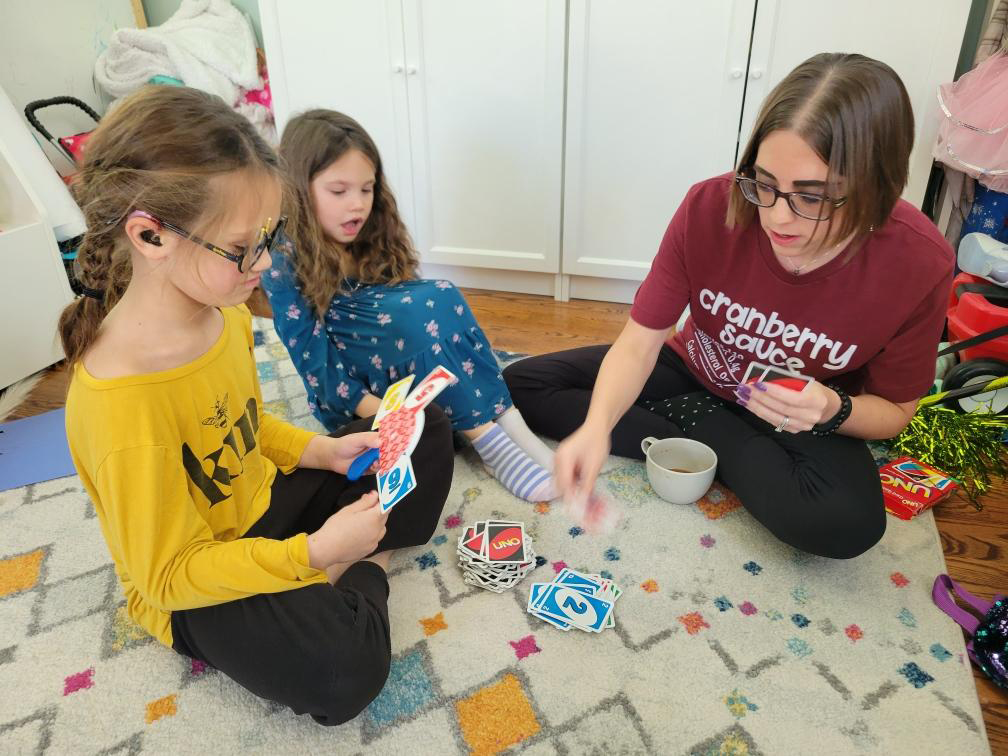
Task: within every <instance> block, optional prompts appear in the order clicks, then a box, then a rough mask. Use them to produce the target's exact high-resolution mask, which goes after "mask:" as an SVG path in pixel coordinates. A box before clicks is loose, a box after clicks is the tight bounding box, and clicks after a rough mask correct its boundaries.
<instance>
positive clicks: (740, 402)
mask: <svg viewBox="0 0 1008 756" xmlns="http://www.w3.org/2000/svg"><path fill="white" fill-rule="evenodd" d="M735 403H736V404H741V405H742V406H743V407H745V406H746V405H747V404H749V401H748V400H747V399H743V398H742V397H741V396H740V397H739V398H738V399H736V400H735Z"/></svg>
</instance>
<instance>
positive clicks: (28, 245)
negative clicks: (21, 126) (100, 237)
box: [0, 141, 73, 388]
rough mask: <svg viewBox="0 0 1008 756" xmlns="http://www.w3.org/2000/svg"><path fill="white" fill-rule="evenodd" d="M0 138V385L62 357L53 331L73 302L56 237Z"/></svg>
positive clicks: (4, 385)
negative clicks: (67, 306) (67, 307)
mask: <svg viewBox="0 0 1008 756" xmlns="http://www.w3.org/2000/svg"><path fill="white" fill-rule="evenodd" d="M8 155H9V153H8V151H7V146H6V145H5V144H4V143H3V142H2V141H0V266H2V267H0V269H2V270H3V275H2V276H0V388H4V387H6V386H9V385H11V384H12V383H15V382H17V381H19V380H21V379H22V378H25V377H26V376H28V375H31V374H32V373H35V372H37V371H39V370H41V369H42V368H45V367H48V366H49V365H52V364H53V363H54V362H58V361H59V360H61V359H62V358H63V348H62V346H61V345H60V342H59V338H58V337H57V334H56V325H57V323H58V322H59V316H60V313H61V312H62V311H63V308H64V307H66V305H67V304H69V303H70V302H71V301H72V300H73V292H72V291H71V289H70V284H69V282H68V281H67V277H66V273H65V272H64V269H63V261H62V259H61V257H60V253H59V247H58V245H57V244H56V237H55V235H54V234H53V229H52V226H51V224H50V221H49V218H48V215H47V214H46V212H45V208H43V207H42V205H41V203H40V202H39V201H38V199H37V197H36V195H35V194H34V192H33V191H32V189H31V188H30V187H29V186H28V184H27V182H26V181H25V180H24V178H23V176H22V174H21V173H20V171H19V170H18V169H17V168H16V167H15V165H14V164H13V162H12V161H11V160H10V159H9V157H8Z"/></svg>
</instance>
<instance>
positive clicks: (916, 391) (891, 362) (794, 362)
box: [630, 175, 954, 402]
mask: <svg viewBox="0 0 1008 756" xmlns="http://www.w3.org/2000/svg"><path fill="white" fill-rule="evenodd" d="M731 181H732V177H731V175H724V176H718V177H716V178H712V179H708V180H707V181H703V182H701V183H699V184H696V185H695V186H693V187H692V188H691V189H690V191H689V193H688V194H687V195H686V198H685V199H684V200H683V203H682V205H680V206H679V209H678V210H677V211H676V214H675V216H674V217H673V218H672V222H671V223H669V227H668V230H667V231H666V232H665V237H664V239H662V243H661V246H660V247H659V249H658V254H657V255H656V256H655V259H654V262H653V263H652V264H651V272H650V273H648V276H647V278H646V279H645V280H644V282H643V283H642V284H641V286H640V289H638V291H637V296H636V297H635V298H634V304H633V308H632V309H631V310H630V317H632V318H633V319H634V320H635V321H636V322H637V323H639V324H641V325H643V326H646V327H647V328H654V329H663V328H669V327H671V326H673V325H675V324H676V322H677V321H678V320H679V317H680V315H681V314H682V312H683V309H684V308H685V307H686V305H687V304H689V306H690V315H689V318H688V319H687V321H686V322H685V324H684V326H683V328H682V329H681V330H679V331H678V332H677V333H676V334H675V336H674V337H673V338H672V339H671V340H670V341H669V344H670V345H671V347H672V348H673V349H674V350H675V351H676V352H677V353H678V354H679V355H680V356H681V357H682V358H683V360H685V362H686V364H687V365H688V366H689V367H690V369H691V370H692V372H693V374H694V375H695V376H696V377H697V379H698V380H699V381H700V382H701V383H702V384H703V385H704V386H706V387H707V388H708V389H709V390H710V391H712V392H713V393H715V394H718V395H719V396H721V397H724V398H728V397H730V396H731V392H732V389H733V388H734V387H735V386H736V385H738V383H739V381H741V379H742V377H743V376H744V374H745V371H746V368H747V367H748V365H749V363H750V362H751V361H756V362H761V363H764V364H768V365H776V366H779V367H784V368H788V369H790V370H792V371H795V372H798V373H802V374H804V375H808V376H811V377H813V378H816V379H817V380H819V381H821V382H824V383H825V382H830V383H835V384H837V385H838V386H840V387H841V388H844V389H845V390H846V391H848V392H849V393H851V394H860V393H868V394H876V395H878V396H881V397H883V398H884V399H888V400H889V401H892V402H907V401H911V400H913V399H917V398H919V397H922V396H924V394H926V393H927V391H928V389H929V388H930V387H931V384H932V382H933V381H934V375H935V355H936V352H937V344H938V342H939V340H940V339H941V333H942V327H943V325H944V321H945V311H946V308H947V307H948V299H949V290H950V287H951V283H952V272H953V268H954V255H953V252H952V248H951V247H950V246H949V245H948V243H947V242H946V241H945V239H944V238H943V237H942V235H941V234H940V233H939V232H938V229H937V228H935V226H934V224H933V223H931V221H929V220H928V219H927V217H926V216H925V215H924V214H923V213H921V212H920V211H919V210H917V209H916V208H914V207H913V206H912V205H910V204H909V203H907V202H904V201H903V200H900V201H899V202H897V204H896V207H895V209H894V210H893V212H892V214H891V215H890V216H889V220H888V221H886V223H885V225H884V226H882V227H881V228H877V229H875V230H874V231H873V232H871V233H870V234H869V235H868V239H867V241H866V242H865V243H864V245H863V246H862V248H861V249H860V250H858V251H857V252H856V253H855V254H854V255H853V256H848V255H847V254H846V253H841V254H840V255H838V256H837V257H836V258H834V259H833V260H830V261H829V262H828V263H826V264H825V265H823V266H822V267H820V268H816V269H814V270H812V271H810V272H809V273H806V274H803V275H800V276H796V275H794V274H793V273H792V272H790V271H788V270H787V269H785V268H784V267H783V266H781V264H780V263H779V262H778V261H777V258H776V257H775V256H774V253H773V250H772V249H771V247H770V240H769V239H768V238H767V235H766V233H765V232H764V231H763V229H762V228H761V227H760V224H759V221H758V219H756V218H754V219H753V222H752V223H750V224H749V226H748V227H746V228H744V229H742V228H738V227H736V228H735V229H732V230H730V229H728V228H727V227H726V226H725V215H726V213H727V209H728V195H729V190H730V188H731Z"/></svg>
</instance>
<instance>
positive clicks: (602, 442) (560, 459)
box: [553, 423, 609, 501]
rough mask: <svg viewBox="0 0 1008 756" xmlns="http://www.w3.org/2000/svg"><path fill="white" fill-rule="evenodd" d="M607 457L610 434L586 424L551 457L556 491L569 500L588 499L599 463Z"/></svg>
mask: <svg viewBox="0 0 1008 756" xmlns="http://www.w3.org/2000/svg"><path fill="white" fill-rule="evenodd" d="M608 456H609V434H608V433H606V432H604V431H601V430H599V429H597V428H595V427H594V426H591V425H589V424H588V423H585V424H584V425H582V426H581V427H580V428H578V429H577V430H576V431H574V432H573V433H572V434H571V435H570V436H568V437H567V438H566V439H565V440H564V441H563V443H561V444H560V446H558V447H557V450H556V456H554V457H553V480H554V482H555V483H556V486H557V493H559V494H560V495H561V496H562V497H563V498H564V499H566V500H568V501H570V500H572V499H578V500H581V501H587V500H588V497H589V496H590V495H591V494H592V492H593V491H594V488H595V479H596V478H597V477H598V474H599V471H600V470H601V469H602V465H603V464H604V463H605V461H606V457H608Z"/></svg>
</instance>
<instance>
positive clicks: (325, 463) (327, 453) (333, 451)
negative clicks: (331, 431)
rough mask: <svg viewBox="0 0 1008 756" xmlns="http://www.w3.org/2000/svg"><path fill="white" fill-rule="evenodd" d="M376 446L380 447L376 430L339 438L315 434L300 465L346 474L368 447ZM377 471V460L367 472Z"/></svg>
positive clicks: (374, 447) (373, 447) (370, 473)
mask: <svg viewBox="0 0 1008 756" xmlns="http://www.w3.org/2000/svg"><path fill="white" fill-rule="evenodd" d="M376 448H378V433H377V432H375V431H367V432H365V433H349V434H347V435H346V436H340V437H339V438H332V437H330V436H315V438H313V439H312V440H311V441H309V442H308V446H306V447H305V450H304V453H303V454H302V455H301V462H300V464H299V465H298V466H299V467H313V468H316V469H319V470H332V471H333V472H338V473H341V474H342V475H346V473H347V470H349V469H350V465H351V464H352V463H353V461H354V460H355V459H357V457H359V456H360V455H361V454H363V453H364V452H366V451H367V450H368V449H376ZM377 471H378V463H377V462H375V463H374V464H373V465H371V468H370V469H369V470H368V471H367V473H366V474H368V475H372V474H374V473H376V472H377Z"/></svg>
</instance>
